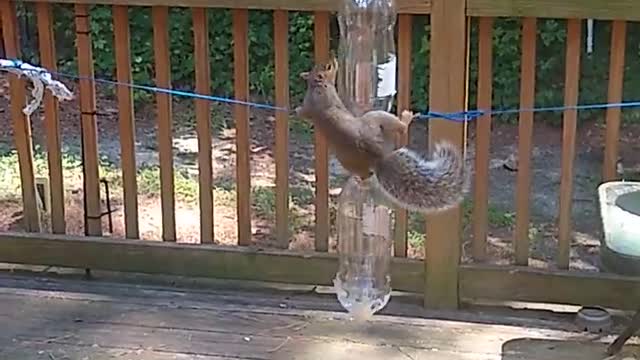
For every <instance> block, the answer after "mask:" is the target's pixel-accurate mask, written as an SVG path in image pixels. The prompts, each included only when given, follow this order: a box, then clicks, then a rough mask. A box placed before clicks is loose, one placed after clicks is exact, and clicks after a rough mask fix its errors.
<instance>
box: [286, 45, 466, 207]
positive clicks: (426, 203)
mask: <svg viewBox="0 0 640 360" xmlns="http://www.w3.org/2000/svg"><path fill="white" fill-rule="evenodd" d="M337 71H338V63H337V60H336V59H335V57H334V58H333V59H332V60H331V61H329V62H328V63H325V64H318V65H315V66H314V67H313V68H312V69H311V71H308V72H303V73H301V74H300V77H302V79H303V80H305V81H306V83H307V89H306V94H305V97H304V100H303V102H302V106H299V107H297V108H296V109H295V113H296V115H297V116H299V117H300V118H304V119H307V120H311V121H312V122H313V124H314V127H315V128H316V131H320V132H321V133H322V134H323V135H325V137H326V139H327V141H328V143H329V147H330V148H331V149H332V150H333V152H334V154H335V155H336V158H337V159H338V161H339V162H340V164H341V165H342V166H343V167H344V168H345V169H346V170H347V171H348V172H350V173H351V174H354V175H357V176H358V177H360V179H361V180H363V181H366V180H372V182H373V184H374V185H375V187H376V188H377V189H379V190H381V193H382V195H383V196H384V197H385V198H386V199H387V200H388V201H390V202H391V203H393V204H394V205H395V206H399V207H401V208H404V209H407V210H410V211H417V212H420V213H424V214H427V213H433V212H439V211H444V210H447V209H450V208H452V207H455V206H457V205H458V204H460V203H461V202H462V200H463V198H464V194H465V193H466V192H467V188H468V177H467V174H465V171H464V160H463V159H462V155H461V153H460V151H459V150H458V149H457V148H456V147H455V146H454V145H453V144H451V143H449V142H440V143H438V144H436V145H435V149H434V151H433V152H432V153H431V156H430V157H429V156H425V155H426V154H425V155H422V154H420V153H418V152H416V151H414V150H411V149H409V148H407V147H402V148H396V146H395V139H396V137H397V136H398V135H403V134H406V132H407V131H408V129H409V124H410V123H411V121H412V120H413V118H414V115H413V113H412V112H410V111H404V112H402V114H401V115H400V118H398V117H397V116H395V115H394V114H391V113H389V112H387V111H382V110H372V111H368V112H365V113H364V114H363V115H362V116H359V117H358V116H355V115H354V114H353V113H352V112H351V111H349V110H348V109H347V107H346V106H345V105H344V103H343V101H342V100H341V99H340V97H339V95H338V91H337V90H336V87H335V82H336V74H337Z"/></svg>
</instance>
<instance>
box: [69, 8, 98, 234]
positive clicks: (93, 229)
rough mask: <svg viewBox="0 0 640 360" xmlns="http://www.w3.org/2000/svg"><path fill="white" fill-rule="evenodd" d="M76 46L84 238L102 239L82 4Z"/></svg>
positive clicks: (87, 33)
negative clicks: (82, 174) (98, 236)
mask: <svg viewBox="0 0 640 360" xmlns="http://www.w3.org/2000/svg"><path fill="white" fill-rule="evenodd" d="M75 12H76V42H77V45H76V46H77V48H78V74H79V75H80V80H79V83H80V85H79V87H80V91H79V97H80V113H81V116H80V127H81V128H82V161H83V172H84V201H85V211H86V214H85V216H86V227H85V232H86V234H87V235H102V220H101V214H102V208H101V206H100V177H99V171H98V167H99V165H100V163H99V161H98V126H97V120H96V88H95V84H94V82H93V81H92V80H90V79H92V78H93V76H94V75H93V52H92V46H91V32H90V28H89V10H88V5H86V4H76V5H75Z"/></svg>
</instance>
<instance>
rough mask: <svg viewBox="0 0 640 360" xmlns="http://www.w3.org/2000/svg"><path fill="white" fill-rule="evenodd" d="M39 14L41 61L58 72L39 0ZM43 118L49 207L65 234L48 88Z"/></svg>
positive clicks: (48, 19) (47, 13)
mask: <svg viewBox="0 0 640 360" xmlns="http://www.w3.org/2000/svg"><path fill="white" fill-rule="evenodd" d="M36 14H37V18H38V42H39V47H40V63H41V65H42V66H43V67H45V68H47V69H49V70H51V71H54V72H55V71H57V61H56V47H55V37H54V34H53V17H52V16H53V15H52V13H51V7H50V5H49V4H47V3H42V2H38V3H36ZM44 120H45V130H46V137H47V164H48V166H49V188H50V192H49V193H50V194H51V199H50V202H51V208H50V209H49V213H50V214H51V231H52V232H53V233H54V234H64V233H65V232H66V221H65V206H64V177H63V175H62V152H61V151H60V150H61V146H62V144H61V141H60V118H59V117H58V100H57V99H56V97H55V96H53V95H52V94H51V93H50V92H48V91H47V92H45V95H44Z"/></svg>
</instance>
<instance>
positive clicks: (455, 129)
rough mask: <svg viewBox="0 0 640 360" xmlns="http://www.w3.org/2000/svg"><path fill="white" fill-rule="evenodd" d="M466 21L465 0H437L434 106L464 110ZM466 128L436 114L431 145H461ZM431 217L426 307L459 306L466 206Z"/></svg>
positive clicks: (431, 99) (433, 38)
mask: <svg viewBox="0 0 640 360" xmlns="http://www.w3.org/2000/svg"><path fill="white" fill-rule="evenodd" d="M466 26H467V22H466V16H465V0H433V2H432V12H431V63H430V64H431V66H430V72H431V79H430V83H429V108H430V109H431V110H433V111H440V112H456V111H463V110H464V107H465V92H466V86H465V79H466V71H467V66H466V65H467V64H466V37H467V29H466ZM463 130H464V129H463V125H462V124H461V123H459V122H452V121H446V120H440V119H431V121H430V122H429V146H431V147H433V146H434V145H435V144H436V143H437V142H438V141H440V140H447V141H450V142H452V143H453V144H454V145H455V146H458V147H460V148H462V144H463ZM426 220H427V231H426V233H427V239H426V242H425V246H426V257H425V272H426V274H425V281H426V284H425V287H424V304H425V307H431V308H457V306H458V264H459V262H460V240H461V226H462V211H461V208H460V207H459V206H458V207H456V208H454V209H451V210H448V211H445V212H442V213H438V214H433V215H430V216H427V219H426Z"/></svg>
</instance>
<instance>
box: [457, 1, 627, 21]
mask: <svg viewBox="0 0 640 360" xmlns="http://www.w3.org/2000/svg"><path fill="white" fill-rule="evenodd" d="M467 15H469V16H495V17H500V16H514V17H540V18H562V19H575V18H578V19H599V20H640V2H638V1H633V0H467Z"/></svg>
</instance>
